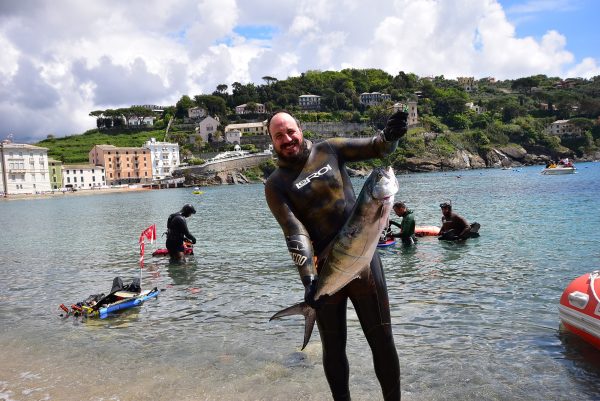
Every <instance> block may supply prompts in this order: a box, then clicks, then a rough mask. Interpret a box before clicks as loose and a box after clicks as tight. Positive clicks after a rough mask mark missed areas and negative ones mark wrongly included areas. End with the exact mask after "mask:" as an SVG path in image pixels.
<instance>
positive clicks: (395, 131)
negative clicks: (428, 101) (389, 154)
mask: <svg viewBox="0 0 600 401" xmlns="http://www.w3.org/2000/svg"><path fill="white" fill-rule="evenodd" d="M406 131H408V113H406V112H404V111H397V112H395V113H394V114H392V115H391V116H390V118H389V119H388V121H387V124H386V125H385V128H384V130H383V137H384V138H385V141H386V142H392V141H397V140H398V139H400V138H402V137H403V136H404V135H405V134H406Z"/></svg>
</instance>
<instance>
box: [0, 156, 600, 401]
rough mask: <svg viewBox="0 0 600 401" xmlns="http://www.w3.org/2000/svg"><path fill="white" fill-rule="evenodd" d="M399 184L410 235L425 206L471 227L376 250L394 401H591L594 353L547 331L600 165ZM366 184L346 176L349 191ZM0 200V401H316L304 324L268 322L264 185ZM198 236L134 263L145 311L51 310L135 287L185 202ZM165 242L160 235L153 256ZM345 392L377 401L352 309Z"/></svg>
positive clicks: (269, 267) (596, 369)
mask: <svg viewBox="0 0 600 401" xmlns="http://www.w3.org/2000/svg"><path fill="white" fill-rule="evenodd" d="M578 168H579V171H578V172H577V174H575V175H566V176H543V175H541V174H540V171H541V167H540V166H536V167H526V168H520V169H515V170H473V171H460V172H451V173H427V174H407V175H400V176H399V182H400V191H399V193H398V195H397V196H396V199H397V200H403V201H405V202H406V203H407V204H408V206H409V208H410V209H412V210H413V211H414V213H415V217H416V220H417V225H439V223H440V217H441V216H440V209H439V207H438V205H439V203H440V202H442V201H447V200H451V201H452V203H453V205H454V209H455V211H457V212H458V213H459V214H462V215H463V216H465V217H466V218H467V219H468V220H470V221H477V222H479V223H480V224H481V229H480V233H481V237H479V238H477V239H471V240H469V241H467V242H466V243H464V244H447V243H441V242H439V241H438V240H437V239H436V238H423V239H420V240H419V242H418V244H417V246H416V247H413V248H409V249H406V248H402V247H394V248H391V249H384V250H379V251H378V252H380V254H381V256H382V260H383V264H384V268H385V271H386V278H387V282H388V289H389V294H390V301H391V309H392V320H393V324H394V335H395V339H396V344H397V349H398V353H399V356H400V365H401V369H402V393H403V399H405V400H523V399H527V400H563V399H564V400H567V399H579V400H598V399H600V352H599V351H596V350H594V349H593V348H591V347H589V346H587V345H586V344H585V343H582V342H580V341H578V339H577V338H574V337H573V336H570V335H568V334H566V333H563V332H561V331H560V330H559V321H558V309H557V305H558V300H559V298H560V295H561V293H562V291H563V289H564V288H565V287H566V286H567V285H568V283H569V282H570V281H571V280H572V279H574V278H576V277H578V276H579V275H581V274H584V273H587V272H591V271H593V270H595V269H598V268H599V267H600V263H599V262H600V246H599V242H600V241H599V240H598V238H599V236H598V234H599V227H600V214H599V213H598V211H599V210H600V208H599V207H598V206H599V199H600V163H582V164H579V165H578ZM362 182H363V180H361V179H356V180H355V181H354V184H355V188H356V192H357V193H358V191H359V190H360V187H361V185H362ZM203 191H204V193H203V194H202V195H193V194H192V193H191V192H192V191H191V189H169V190H159V191H147V192H136V193H118V194H105V195H95V196H83V197H68V196H67V197H65V198H58V199H57V198H53V199H39V200H15V201H1V202H0V227H1V234H0V245H1V249H2V255H3V256H2V258H0V284H1V288H2V291H1V292H0V351H1V355H2V363H1V364H0V400H93V401H100V400H119V401H125V400H232V399H235V400H286V401H291V400H325V399H329V398H330V396H329V389H328V386H327V383H326V381H325V378H324V375H323V369H322V365H321V346H320V342H319V336H318V331H316V330H315V333H314V334H313V338H312V339H311V342H310V344H309V345H308V347H307V348H306V349H305V351H304V352H300V346H301V342H302V327H303V323H302V321H301V319H300V318H298V319H295V318H288V319H286V320H281V321H276V322H269V317H270V316H271V315H272V314H273V313H274V312H276V311H278V310H279V309H281V308H283V307H286V306H289V305H291V304H292V303H294V302H297V301H299V300H301V298H302V294H303V291H302V289H301V285H300V283H299V280H298V278H297V273H296V272H295V268H294V267H293V265H292V263H291V259H290V257H289V255H288V253H287V250H286V248H285V243H284V241H283V236H282V234H281V230H280V229H279V227H278V225H277V223H276V222H275V220H274V219H273V217H272V216H271V214H270V212H269V210H268V208H267V206H266V203H265V200H264V193H263V186H262V184H259V185H245V186H222V187H210V188H203ZM188 202H189V203H193V204H194V205H195V206H196V209H197V210H198V213H197V214H196V215H194V216H193V217H192V218H190V219H189V220H188V225H189V228H190V231H191V232H192V233H193V234H194V235H196V237H197V238H198V244H197V245H196V247H195V253H196V254H195V255H194V256H192V257H190V259H189V261H188V263H187V264H186V265H174V264H170V263H169V261H168V259H167V258H154V257H151V256H150V255H149V253H150V252H151V251H152V250H153V249H155V248H156V247H157V245H156V244H155V245H147V256H146V259H145V262H146V263H145V268H144V270H143V271H142V283H143V286H144V287H145V288H149V287H155V286H156V287H158V288H159V289H161V290H162V291H161V294H160V295H159V297H158V299H156V300H151V301H148V302H146V303H145V304H144V305H143V306H142V307H141V308H137V309H134V310H129V311H126V312H124V313H121V314H118V315H115V316H111V317H110V318H107V319H103V320H91V319H88V320H82V319H74V318H72V317H69V318H64V317H61V316H60V314H61V310H60V309H59V308H58V305H59V304H61V303H66V304H71V303H74V302H77V301H81V300H83V299H84V298H86V297H87V296H88V295H90V294H95V293H99V292H108V291H109V290H110V287H111V283H112V279H113V278H114V277H115V276H121V277H122V278H123V279H124V281H126V282H128V281H130V280H131V279H132V278H134V277H136V276H139V274H140V272H139V269H138V264H137V260H138V252H139V250H138V245H137V241H138V238H139V235H140V233H141V231H142V230H143V229H145V228H146V227H148V226H149V225H151V224H153V223H156V225H157V229H158V232H159V235H160V233H162V232H163V231H164V230H165V225H166V218H167V216H168V215H169V214H170V213H172V212H173V211H176V210H178V209H179V208H180V207H181V205H183V204H184V203H188ZM163 244H164V237H162V238H160V239H159V244H158V245H159V246H160V247H162V246H163ZM348 321H349V330H348V331H349V338H348V357H349V361H350V374H351V377H350V385H351V392H352V396H353V399H355V400H374V399H381V393H380V390H379V385H378V383H377V381H376V378H375V374H374V372H373V368H372V359H371V355H370V351H369V349H368V346H367V344H366V341H365V339H364V336H363V334H362V332H361V330H360V326H359V324H358V320H357V318H356V314H355V313H354V310H353V309H352V306H351V305H350V306H349V309H348Z"/></svg>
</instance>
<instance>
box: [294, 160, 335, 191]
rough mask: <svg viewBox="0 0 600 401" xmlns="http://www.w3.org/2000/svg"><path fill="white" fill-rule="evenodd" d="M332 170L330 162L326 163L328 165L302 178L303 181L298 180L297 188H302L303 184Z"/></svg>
mask: <svg viewBox="0 0 600 401" xmlns="http://www.w3.org/2000/svg"><path fill="white" fill-rule="evenodd" d="M331 170H332V168H331V166H330V165H329V164H328V165H326V166H324V167H321V168H320V169H319V170H317V171H315V172H314V173H312V174H310V175H309V176H308V177H306V178H305V179H303V180H301V181H298V182H297V183H296V188H297V189H300V188H302V187H303V186H305V185H307V184H309V183H310V181H311V180H312V179H313V178H319V177H321V176H322V175H324V174H327V173H328V172H329V171H331Z"/></svg>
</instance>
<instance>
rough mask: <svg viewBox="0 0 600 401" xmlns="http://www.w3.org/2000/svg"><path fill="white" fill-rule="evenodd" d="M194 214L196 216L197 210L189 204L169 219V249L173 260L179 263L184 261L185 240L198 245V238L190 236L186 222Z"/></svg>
mask: <svg viewBox="0 0 600 401" xmlns="http://www.w3.org/2000/svg"><path fill="white" fill-rule="evenodd" d="M192 214H196V209H195V208H194V206H192V205H190V204H189V203H188V204H186V205H183V207H182V208H181V210H180V211H179V212H176V213H173V214H171V215H170V216H169V218H168V219H167V249H168V251H169V256H170V257H171V260H174V261H178V262H179V261H182V260H184V256H185V247H184V244H183V242H184V240H188V241H190V242H191V243H192V244H195V243H196V238H195V237H194V236H193V235H192V234H190V231H189V230H188V227H187V222H186V220H185V219H186V218H187V217H190V216H191V215H192Z"/></svg>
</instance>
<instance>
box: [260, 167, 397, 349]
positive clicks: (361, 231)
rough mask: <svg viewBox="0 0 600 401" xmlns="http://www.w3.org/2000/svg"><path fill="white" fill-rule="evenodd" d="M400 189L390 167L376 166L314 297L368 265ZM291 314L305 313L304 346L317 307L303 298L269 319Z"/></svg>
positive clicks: (331, 253)
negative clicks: (310, 304)
mask: <svg viewBox="0 0 600 401" xmlns="http://www.w3.org/2000/svg"><path fill="white" fill-rule="evenodd" d="M397 191H398V180H396V176H395V174H394V170H393V169H392V168H391V167H388V168H387V169H385V168H375V169H374V170H373V171H372V172H371V174H370V175H369V177H368V178H367V180H366V181H365V183H364V185H363V187H362V190H361V191H360V194H359V195H358V198H357V200H356V204H355V205H354V208H353V209H352V213H351V214H350V217H348V220H347V221H346V223H345V224H344V226H343V227H342V229H341V230H340V232H339V233H338V235H337V236H336V237H335V239H334V240H333V243H332V244H333V245H332V246H331V248H330V251H329V253H328V255H327V257H326V260H325V262H324V264H323V265H322V267H321V269H320V271H319V284H318V286H317V291H316V293H315V301H317V300H319V298H321V297H322V296H324V295H333V294H335V293H336V292H338V291H339V290H341V289H342V288H344V287H345V286H346V285H347V284H348V283H349V282H350V281H352V280H354V279H356V278H359V277H360V273H361V272H362V271H363V270H365V269H368V268H369V265H370V263H371V259H372V258H373V254H374V253H375V250H376V249H377V243H378V242H379V236H380V235H381V232H382V231H383V230H384V228H386V226H387V224H388V219H389V214H390V209H391V207H392V204H393V203H394V194H395V193H396V192H397ZM290 315H304V343H303V345H302V349H304V347H306V344H308V341H309V340H310V336H311V334H312V331H313V328H314V325H315V320H316V311H315V309H313V308H311V307H310V306H308V305H307V304H306V303H305V302H301V303H299V304H296V305H293V306H290V307H289V308H286V309H283V310H281V311H279V312H277V313H276V314H274V315H273V316H272V317H271V319H269V320H273V319H278V318H281V317H283V316H290Z"/></svg>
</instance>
